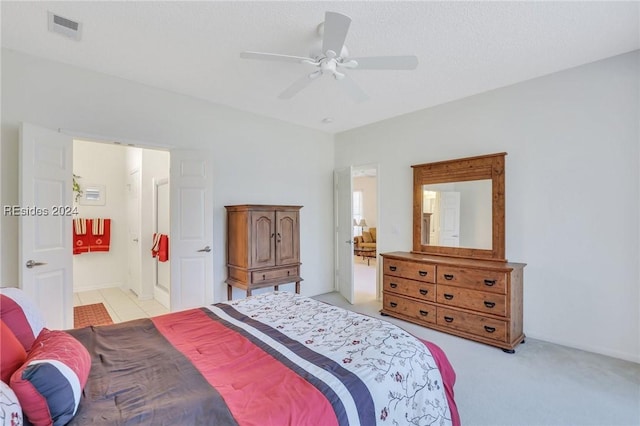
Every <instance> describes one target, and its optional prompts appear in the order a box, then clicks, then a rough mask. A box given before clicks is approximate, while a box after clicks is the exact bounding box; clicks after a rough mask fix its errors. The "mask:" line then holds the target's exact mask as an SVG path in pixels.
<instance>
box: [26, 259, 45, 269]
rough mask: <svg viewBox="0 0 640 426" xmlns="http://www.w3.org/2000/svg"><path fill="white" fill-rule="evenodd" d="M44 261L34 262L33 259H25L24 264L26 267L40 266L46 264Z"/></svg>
mask: <svg viewBox="0 0 640 426" xmlns="http://www.w3.org/2000/svg"><path fill="white" fill-rule="evenodd" d="M46 264H47V263H46V262H36V261H35V260H27V263H26V266H27V268H29V269H31V268H33V267H34V266H41V265H46Z"/></svg>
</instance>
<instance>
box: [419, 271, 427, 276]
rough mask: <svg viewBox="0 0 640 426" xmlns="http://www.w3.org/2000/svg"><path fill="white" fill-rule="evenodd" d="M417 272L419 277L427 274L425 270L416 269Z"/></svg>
mask: <svg viewBox="0 0 640 426" xmlns="http://www.w3.org/2000/svg"><path fill="white" fill-rule="evenodd" d="M418 273H419V274H420V276H421V277H426V276H427V271H418Z"/></svg>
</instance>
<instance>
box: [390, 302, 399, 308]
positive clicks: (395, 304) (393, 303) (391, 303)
mask: <svg viewBox="0 0 640 426" xmlns="http://www.w3.org/2000/svg"><path fill="white" fill-rule="evenodd" d="M389 305H391V307H392V308H395V307H396V306H398V304H397V303H396V302H390V303H389Z"/></svg>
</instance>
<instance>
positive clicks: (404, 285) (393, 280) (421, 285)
mask: <svg viewBox="0 0 640 426" xmlns="http://www.w3.org/2000/svg"><path fill="white" fill-rule="evenodd" d="M383 289H384V291H388V292H391V293H396V294H400V295H403V296H409V297H415V298H416V299H422V300H426V301H428V302H435V301H436V285H435V284H430V283H425V282H423V281H415V280H408V279H406V278H399V277H394V276H391V275H385V276H384V278H383Z"/></svg>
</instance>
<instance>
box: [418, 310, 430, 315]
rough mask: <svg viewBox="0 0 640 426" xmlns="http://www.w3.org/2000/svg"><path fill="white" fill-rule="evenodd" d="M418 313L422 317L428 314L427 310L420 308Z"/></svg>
mask: <svg viewBox="0 0 640 426" xmlns="http://www.w3.org/2000/svg"><path fill="white" fill-rule="evenodd" d="M420 315H422V316H423V317H426V316H427V315H429V312H428V311H423V310H422V309H420Z"/></svg>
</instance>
